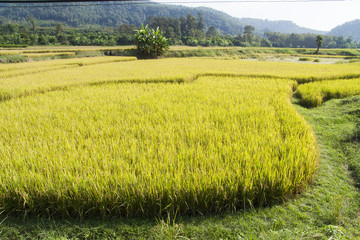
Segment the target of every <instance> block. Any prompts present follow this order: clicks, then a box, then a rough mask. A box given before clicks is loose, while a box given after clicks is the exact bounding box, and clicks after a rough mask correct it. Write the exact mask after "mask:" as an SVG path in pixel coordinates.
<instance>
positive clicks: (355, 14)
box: [153, 0, 360, 31]
mask: <svg viewBox="0 0 360 240" xmlns="http://www.w3.org/2000/svg"><path fill="white" fill-rule="evenodd" d="M153 1H155V2H167V3H169V2H171V4H175V3H176V4H181V5H185V6H190V7H198V6H206V7H210V8H214V9H217V10H220V11H223V12H226V13H228V14H229V15H231V16H234V17H239V18H242V17H250V18H260V19H268V20H291V21H293V22H295V23H296V24H298V25H299V26H302V27H308V28H312V29H316V30H323V31H329V30H331V29H332V28H334V27H336V26H337V25H340V24H343V23H345V22H347V21H351V20H354V19H360V0H250V1H249V0H233V1H231V0H184V1H179V0H153ZM226 1H228V2H227V3H226ZM242 1H243V2H242ZM256 1H258V2H256ZM190 2H191V3H190ZM193 2H198V3H193ZM199 2H200V3H199ZM224 2H225V3H224Z"/></svg>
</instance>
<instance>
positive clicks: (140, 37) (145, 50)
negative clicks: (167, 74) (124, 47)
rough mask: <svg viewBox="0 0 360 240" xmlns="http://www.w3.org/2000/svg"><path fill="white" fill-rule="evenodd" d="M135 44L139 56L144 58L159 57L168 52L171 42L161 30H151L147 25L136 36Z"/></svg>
mask: <svg viewBox="0 0 360 240" xmlns="http://www.w3.org/2000/svg"><path fill="white" fill-rule="evenodd" d="M135 42H136V45H137V49H138V51H139V54H140V55H141V56H144V57H158V56H161V55H162V54H163V53H164V52H166V51H167V50H168V48H169V42H168V40H167V38H165V37H164V36H163V35H162V34H161V32H160V30H159V28H157V29H156V30H154V29H151V28H149V27H148V25H146V26H145V27H144V26H143V25H142V26H141V29H140V30H138V31H137V32H136V34H135Z"/></svg>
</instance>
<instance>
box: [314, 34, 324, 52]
mask: <svg viewBox="0 0 360 240" xmlns="http://www.w3.org/2000/svg"><path fill="white" fill-rule="evenodd" d="M315 41H316V46H317V49H316V52H315V54H319V50H320V48H321V47H322V44H323V37H322V36H320V35H318V36H317V37H316V40H315Z"/></svg>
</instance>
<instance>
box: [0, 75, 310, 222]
mask: <svg viewBox="0 0 360 240" xmlns="http://www.w3.org/2000/svg"><path fill="white" fill-rule="evenodd" d="M295 84H296V83H295V82H293V81H286V80H274V79H249V78H246V79H239V78H238V79H236V78H224V77H222V78H215V77H205V78H200V79H198V81H195V82H193V83H192V84H180V85H179V84H176V85H173V84H161V83H157V84H131V85H108V86H92V87H86V88H75V89H71V90H69V91H65V92H53V93H47V94H43V95H37V96H36V95H35V96H31V97H28V98H26V99H14V100H13V101H9V102H3V103H2V104H1V111H2V112H6V113H7V114H6V115H4V116H3V117H2V118H1V119H0V121H1V124H0V125H1V128H2V132H4V133H5V134H3V135H2V136H1V138H0V139H1V145H2V146H3V151H1V159H3V165H2V166H3V167H2V169H1V174H0V176H1V185H0V187H1V196H0V200H1V204H0V205H1V207H2V208H3V209H4V210H5V211H6V212H8V213H11V212H12V213H26V214H35V215H37V214H40V215H50V216H76V217H90V216H98V215H103V216H106V215H117V216H127V217H129V216H159V215H163V214H164V213H171V214H175V213H176V214H181V215H183V214H185V215H188V214H190V215H192V214H208V213H218V212H223V211H236V210H238V209H243V208H248V207H259V206H268V205H270V204H274V203H278V202H282V201H284V200H285V199H288V198H290V197H292V196H294V195H296V194H297V193H299V192H300V191H301V190H302V189H303V188H304V187H305V186H306V184H307V183H308V182H309V181H311V179H312V177H313V174H314V172H315V171H316V166H317V148H316V141H315V136H314V134H313V132H312V130H311V128H310V127H309V126H308V125H307V124H306V122H305V121H304V119H303V118H302V117H300V115H299V114H297V112H296V111H295V109H294V108H293V106H292V105H291V103H290V100H289V99H290V97H291V94H292V89H293V88H294V85H295ZM229 86H231V87H229ZM40 106H41V107H40Z"/></svg>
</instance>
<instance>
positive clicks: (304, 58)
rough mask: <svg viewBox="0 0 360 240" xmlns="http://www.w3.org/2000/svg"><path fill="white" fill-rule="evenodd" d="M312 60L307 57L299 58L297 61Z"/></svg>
mask: <svg viewBox="0 0 360 240" xmlns="http://www.w3.org/2000/svg"><path fill="white" fill-rule="evenodd" d="M313 60H314V59H313V58H309V57H301V58H299V61H304V62H306V61H313Z"/></svg>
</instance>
